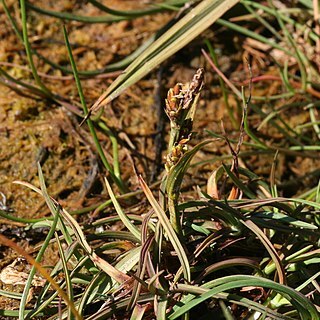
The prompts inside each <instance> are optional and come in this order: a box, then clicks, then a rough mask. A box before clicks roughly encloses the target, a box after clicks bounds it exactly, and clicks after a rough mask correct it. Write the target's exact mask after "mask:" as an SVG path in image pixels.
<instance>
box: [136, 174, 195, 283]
mask: <svg viewBox="0 0 320 320" xmlns="http://www.w3.org/2000/svg"><path fill="white" fill-rule="evenodd" d="M139 181H140V184H141V187H142V189H143V191H144V193H145V195H146V197H147V199H148V200H149V202H150V204H151V206H152V207H153V209H154V211H155V213H156V215H157V217H158V219H159V221H160V223H161V225H162V227H163V229H164V231H165V232H166V234H167V236H168V238H169V239H170V242H171V244H172V246H173V247H174V249H175V251H176V252H177V255H178V258H179V260H180V263H181V266H182V269H183V275H184V277H185V279H186V280H187V281H190V280H191V273H190V266H189V261H188V258H187V256H186V253H185V251H184V249H183V247H182V245H181V243H180V240H179V238H178V236H177V234H176V233H175V231H174V230H173V228H172V226H171V224H170V221H169V219H168V218H167V216H166V214H165V212H164V211H163V209H162V208H161V207H160V205H159V203H158V202H157V201H156V199H155V198H154V196H153V194H152V192H151V190H150V189H149V187H148V186H147V184H146V183H145V182H144V180H143V179H142V177H139Z"/></svg>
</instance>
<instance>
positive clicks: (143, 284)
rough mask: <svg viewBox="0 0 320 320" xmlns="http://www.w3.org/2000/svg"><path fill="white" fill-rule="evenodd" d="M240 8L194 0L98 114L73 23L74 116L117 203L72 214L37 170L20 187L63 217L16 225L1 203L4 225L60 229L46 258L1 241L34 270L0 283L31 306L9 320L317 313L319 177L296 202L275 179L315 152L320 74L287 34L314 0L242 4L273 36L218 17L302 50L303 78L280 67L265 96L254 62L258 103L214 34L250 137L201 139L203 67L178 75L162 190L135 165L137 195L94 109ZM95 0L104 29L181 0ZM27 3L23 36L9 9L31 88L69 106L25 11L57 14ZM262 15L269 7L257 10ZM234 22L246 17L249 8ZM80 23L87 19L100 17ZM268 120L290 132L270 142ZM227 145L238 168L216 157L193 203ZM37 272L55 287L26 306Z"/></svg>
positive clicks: (298, 61) (275, 45)
mask: <svg viewBox="0 0 320 320" xmlns="http://www.w3.org/2000/svg"><path fill="white" fill-rule="evenodd" d="M237 2H238V1H222V0H221V1H206V0H205V1H202V2H200V3H196V6H195V7H194V9H193V11H190V12H188V13H186V14H185V15H184V16H183V17H182V18H181V19H180V20H178V22H176V24H174V26H173V27H171V28H169V29H168V30H166V31H163V34H162V35H161V37H159V38H158V39H157V40H155V38H153V39H152V42H150V43H148V46H147V47H146V48H145V47H144V50H143V53H142V54H141V55H139V57H138V58H134V60H133V62H132V63H131V64H129V66H128V67H127V69H126V71H125V72H124V73H123V74H121V75H120V76H119V77H118V78H117V79H116V80H115V81H114V82H113V84H112V85H111V86H110V87H109V88H108V90H107V91H106V92H105V93H103V94H102V95H101V97H100V98H99V99H98V100H97V102H96V103H95V104H93V106H92V107H91V108H90V109H88V108H87V104H86V100H85V96H84V94H83V89H82V83H81V76H82V75H83V74H81V73H79V72H78V70H77V66H76V63H75V60H74V57H73V54H72V48H71V45H70V43H69V39H68V34H67V30H66V28H65V27H64V28H63V33H64V39H65V43H66V47H67V50H68V56H69V59H70V64H71V69H72V73H73V76H74V79H75V82H76V86H77V90H78V93H79V97H80V104H81V106H82V108H83V113H82V114H81V113H80V112H79V110H78V111H77V113H76V114H77V115H78V116H79V118H80V119H81V120H86V123H87V124H88V128H89V131H90V134H91V137H92V139H93V141H94V144H95V147H96V150H97V153H98V155H99V157H100V160H101V163H102V164H103V167H104V171H105V173H106V174H107V177H106V178H105V187H106V190H107V192H108V194H109V198H110V199H109V200H108V201H107V202H105V203H102V204H101V203H99V204H97V205H94V206H91V207H89V208H85V209H83V210H80V211H78V212H68V211H67V210H66V209H65V208H63V207H62V206H61V205H60V204H59V202H58V201H57V200H55V199H53V198H52V197H50V195H49V194H48V191H47V188H46V184H45V177H44V176H43V173H42V169H41V166H40V165H39V164H38V175H39V182H40V188H37V187H35V186H33V185H31V184H29V183H27V182H21V181H17V182H16V183H18V184H21V185H24V186H26V187H28V188H31V189H32V190H33V191H35V192H37V193H38V194H40V195H41V196H42V197H43V198H44V200H45V202H46V204H47V206H48V208H49V209H50V212H51V214H52V216H51V217H48V218H42V219H29V220H28V219H19V218H16V217H13V216H11V214H9V213H8V212H6V211H5V210H0V213H1V216H2V217H4V218H6V219H12V220H13V221H17V222H23V223H28V224H29V225H30V226H31V227H33V228H40V227H44V226H45V227H47V228H49V231H48V233H47V236H46V237H45V239H44V240H43V242H42V243H41V248H38V250H37V254H36V257H35V258H33V257H32V255H30V254H28V253H27V252H26V251H25V250H24V249H22V248H21V247H19V246H18V245H17V244H15V243H14V242H13V241H11V240H9V239H7V238H5V237H4V236H3V235H1V236H0V241H1V243H2V244H4V245H6V246H9V247H11V248H12V249H14V250H16V251H17V252H18V253H19V254H20V255H23V256H24V257H25V258H26V260H27V261H28V263H30V264H31V265H32V269H31V271H30V273H29V276H28V279H27V280H26V282H25V286H24V290H23V292H22V293H14V292H10V291H8V290H7V291H6V290H1V291H0V294H1V295H4V296H7V297H10V298H14V299H18V300H20V308H19V310H13V311H10V310H5V309H4V310H0V315H2V316H8V317H17V318H19V319H36V318H37V317H39V318H44V319H92V320H93V319H94V320H97V319H161V320H162V319H169V320H173V319H195V318H196V319H203V320H204V319H212V318H214V319H287V320H290V319H303V320H306V319H311V320H316V319H319V305H320V299H319V292H320V287H319V284H318V281H317V279H318V278H319V276H320V271H319V267H318V265H319V262H320V257H319V252H320V251H319V235H320V232H319V225H320V220H319V210H320V202H319V200H320V184H318V185H317V186H314V187H313V188H310V190H308V191H307V192H305V193H304V194H301V195H296V194H294V195H293V196H292V197H285V196H280V193H279V190H278V183H279V180H280V179H278V177H276V176H275V175H276V174H275V172H276V166H277V164H276V161H277V159H278V157H279V155H283V154H284V155H288V156H291V157H292V156H294V157H297V156H299V157H306V158H310V159H317V157H318V154H317V151H318V150H319V132H320V130H319V126H318V125H319V123H318V121H317V107H318V106H319V105H318V104H319V103H318V102H317V101H315V97H316V95H317V91H316V90H315V88H316V83H315V80H314V79H315V78H316V77H317V76H319V70H317V69H316V68H315V67H314V65H313V64H312V63H311V59H310V57H309V56H308V53H307V52H304V51H303V50H302V48H301V47H300V46H299V45H298V44H297V43H296V42H295V41H294V38H293V37H292V34H291V33H290V31H291V30H292V28H296V29H297V30H300V29H301V28H302V26H303V24H302V21H300V20H299V19H298V18H297V17H296V16H295V13H296V12H298V13H299V12H300V11H301V10H302V7H303V8H304V7H305V6H306V7H307V11H308V13H309V14H310V12H311V11H312V6H311V7H310V6H308V5H310V3H311V2H310V3H309V2H308V1H300V4H299V6H298V5H297V8H295V9H296V11H293V10H292V12H293V13H292V12H291V11H290V10H286V9H287V8H283V9H282V10H277V8H276V7H275V5H274V4H273V2H272V1H269V2H268V5H266V4H260V3H256V2H252V1H247V0H246V1H241V4H242V7H241V8H242V10H243V9H244V10H245V17H246V18H247V19H249V20H248V21H251V20H252V21H254V23H253V25H256V24H257V23H259V26H262V27H263V28H264V29H263V30H264V31H266V30H267V31H268V32H264V33H263V35H260V34H257V33H256V32H254V31H253V30H250V28H249V26H248V25H247V24H244V25H240V23H239V24H237V23H235V22H231V21H227V20H222V19H219V20H218V21H217V22H218V24H220V25H222V26H223V27H226V28H229V29H231V30H234V31H236V32H238V33H239V34H244V35H245V36H246V37H249V38H253V39H254V40H255V41H260V43H261V44H264V45H268V46H269V47H268V48H269V50H279V51H281V52H282V54H285V55H286V56H287V57H290V58H292V59H293V60H294V61H295V67H296V69H294V70H295V71H297V72H295V74H292V73H290V68H289V66H288V65H287V64H286V63H284V65H282V64H280V63H275V65H276V66H277V67H278V69H277V70H278V71H279V79H277V81H278V80H279V81H280V82H281V83H282V87H283V90H284V92H283V93H281V94H277V95H271V96H264V97H257V96H255V95H254V94H253V93H254V90H253V89H252V84H253V83H254V82H255V81H257V82H258V81H261V79H268V77H265V78H257V77H256V78H255V77H253V75H252V71H251V66H250V64H249V63H248V66H249V73H250V79H249V94H248V96H249V97H248V98H246V95H245V90H244V87H242V90H239V89H237V88H236V87H235V86H234V85H233V84H232V83H231V82H230V81H229V80H228V79H226V77H225V76H224V75H223V73H222V72H221V71H220V70H219V66H218V59H217V57H216V53H215V51H214V48H213V46H212V44H211V42H210V41H206V46H207V48H208V50H209V54H207V53H206V52H204V56H205V58H206V60H207V61H208V63H209V64H210V65H211V66H212V67H213V68H215V70H216V71H218V74H219V77H220V80H221V81H220V85H221V90H222V92H223V95H224V101H225V102H226V103H228V101H229V100H228V97H229V96H231V95H233V96H234V97H235V100H236V101H237V103H238V106H239V110H241V112H240V113H241V116H240V118H241V120H240V121H237V119H238V118H239V117H238V116H237V114H236V115H231V112H232V108H231V107H230V106H228V112H229V116H230V117H231V120H230V121H231V123H232V125H233V126H234V127H238V129H237V130H238V131H239V138H238V139H231V137H230V138H229V137H228V135H227V134H226V133H225V132H224V129H222V134H217V133H215V132H209V135H211V136H212V137H213V138H212V139H207V140H203V141H201V142H200V143H198V144H196V145H195V146H193V147H191V146H190V141H191V140H192V138H193V125H194V123H195V122H196V109H197V107H198V103H199V100H200V99H201V92H202V90H203V84H204V69H202V68H200V69H198V71H197V72H196V73H195V75H194V77H193V78H192V79H190V83H185V84H183V83H177V84H176V85H175V86H174V87H173V88H171V89H170V90H169V92H168V95H167V99H166V101H164V102H163V104H164V105H165V112H166V114H167V116H168V118H169V122H170V133H169V143H168V150H167V153H166V163H165V166H164V169H165V170H164V174H163V176H162V177H159V179H158V182H157V183H156V184H155V185H154V186H153V187H152V188H151V187H150V186H148V184H147V183H146V182H145V180H144V179H143V177H142V176H141V175H139V174H138V173H137V177H138V180H139V184H140V190H136V191H132V192H130V190H129V186H128V185H127V184H126V182H125V181H124V180H123V179H122V175H121V172H120V165H119V157H118V148H119V146H118V141H117V138H116V136H115V135H113V134H112V133H111V131H110V130H109V128H108V127H107V125H106V123H105V122H104V120H103V118H100V116H101V114H100V115H99V114H98V116H97V117H91V111H97V110H98V109H100V108H101V107H102V106H103V105H105V104H107V103H109V102H110V101H112V100H113V99H115V98H116V97H117V96H119V95H120V94H121V93H122V92H123V91H124V90H125V89H126V88H128V87H129V86H130V85H132V84H134V83H135V82H136V81H138V80H139V79H141V78H142V77H143V76H145V75H146V74H147V73H149V72H150V71H151V70H152V69H153V68H155V67H156V66H158V65H159V64H160V63H162V62H163V61H164V60H165V59H166V58H168V57H169V56H172V55H173V54H174V53H175V52H177V51H178V50H179V49H180V48H181V47H182V46H184V45H185V44H187V43H188V42H190V41H191V40H192V39H194V38H195V37H196V36H197V35H198V34H199V33H200V32H201V31H203V30H205V29H206V28H208V27H209V25H210V24H211V23H213V20H217V19H218V18H219V17H221V16H222V14H223V13H224V12H225V11H226V6H227V5H228V6H230V7H231V6H233V5H235V4H236V3H237ZM90 3H91V4H93V5H95V6H97V7H98V8H99V9H100V10H102V11H105V12H107V13H108V15H107V16H105V17H101V18H99V19H93V20H90V21H88V22H90V23H94V22H102V21H103V22H106V21H114V19H115V20H123V19H132V18H134V17H137V16H140V15H145V14H151V13H154V12H158V11H159V10H163V9H167V8H168V7H169V8H171V9H177V7H178V6H180V5H181V4H183V3H184V1H180V2H179V1H166V2H164V3H162V4H159V5H158V6H156V7H155V8H153V7H152V8H149V9H146V10H142V11H141V12H137V11H132V12H127V11H126V12H124V11H114V10H112V9H110V8H109V7H106V6H103V5H102V4H100V3H98V2H97V1H90ZM3 4H4V5H5V2H4V1H3ZM20 4H21V8H20V10H21V15H22V26H23V28H22V35H21V34H20V33H19V30H18V27H17V25H16V24H15V22H14V20H13V18H12V15H10V12H9V10H8V8H7V7H5V11H6V13H7V15H8V17H9V19H10V20H11V22H12V24H13V26H14V27H15V29H16V32H17V34H18V35H20V38H21V40H22V41H23V43H24V45H25V48H26V52H27V58H28V61H29V64H30V68H31V70H32V73H33V76H34V79H35V84H34V85H32V86H31V85H25V87H24V89H25V90H28V91H29V92H30V93H32V94H33V95H35V96H38V97H39V96H41V97H45V98H46V99H48V100H50V99H51V100H52V101H55V102H58V103H60V104H61V105H63V100H62V99H61V97H59V96H57V95H54V94H53V93H52V92H51V91H50V90H49V89H48V88H47V86H45V85H44V84H43V83H42V80H41V79H40V77H39V76H38V72H37V70H36V67H35V64H34V61H33V58H34V56H35V55H38V53H37V52H36V51H34V50H33V49H32V48H31V45H30V43H29V40H28V30H27V16H26V13H27V11H26V9H27V7H28V8H29V9H30V10H34V11H36V12H41V13H43V14H48V15H53V14H55V15H58V13H52V12H49V11H45V10H41V9H40V8H37V7H35V6H34V5H32V4H28V3H26V2H25V1H23V0H21V1H20ZM257 9H259V10H260V11H259V12H263V14H258V13H257ZM112 16H114V19H112V18H111V17H112ZM59 17H61V18H63V19H74V20H77V21H79V19H80V18H81V17H80V18H79V16H72V15H71V14H62V13H61V14H59ZM237 18H238V20H239V21H243V20H244V19H243V17H241V16H238V17H237ZM241 18H242V19H241ZM81 19H82V20H81V21H84V20H85V21H87V20H88V19H89V18H86V19H84V17H82V18H81ZM200 26H201V29H199V28H200ZM185 35H187V36H185ZM267 35H271V36H270V37H271V38H270V37H268V36H267ZM307 37H308V43H309V42H310V43H311V44H313V43H316V44H317V43H318V42H320V39H319V35H318V34H316V33H315V32H313V30H310V32H309V33H308V34H307ZM274 39H276V40H277V41H274ZM153 41H154V42H153ZM280 43H281V44H280ZM277 52H278V51H277ZM69 71H70V70H69ZM1 74H2V75H3V76H4V77H7V79H9V77H10V76H9V74H7V73H6V72H5V71H1ZM273 79H274V78H273ZM10 81H12V82H13V83H14V84H15V85H17V84H19V85H22V86H23V83H22V82H21V81H20V82H19V83H18V81H16V80H15V79H13V78H10ZM15 81H16V82H15ZM12 86H13V87H14V85H12ZM229 89H230V91H229ZM301 95H305V100H302V99H301ZM296 96H299V99H300V100H302V102H301V101H298V100H299V99H296V100H297V101H295V102H290V103H285V101H286V99H288V98H294V97H296ZM260 104H263V108H260ZM290 108H295V109H297V110H298V111H299V112H301V113H302V112H308V114H309V116H310V122H309V123H306V124H304V125H303V126H301V125H300V126H299V127H292V125H291V124H290V123H289V124H288V123H286V118H285V112H286V111H287V110H288V109H290ZM252 114H254V115H256V116H259V117H260V119H261V121H260V123H259V124H258V126H257V127H254V128H253V126H252V123H250V121H251V116H252ZM238 122H239V124H238ZM266 127H267V128H269V129H270V128H271V129H272V130H273V131H272V132H277V133H281V135H282V136H281V137H282V139H281V141H277V143H272V141H271V140H270V139H269V135H268V133H264V131H263V129H264V128H266ZM101 128H103V129H104V132H109V133H110V141H111V143H112V148H113V151H112V159H113V162H110V161H109V160H108V157H107V156H106V154H105V150H104V149H103V148H102V147H101V145H100V142H99V138H98V135H97V130H100V129H101ZM271 129H270V130H271ZM305 132H306V133H307V134H304V133H305ZM218 141H219V142H221V141H224V142H225V144H226V145H227V146H228V148H229V150H230V154H228V155H227V156H226V157H224V159H227V160H226V161H229V160H230V163H229V162H226V163H224V162H222V157H219V156H217V157H216V158H215V159H214V160H213V161H211V162H214V161H215V162H217V161H220V165H219V166H218V167H217V168H216V169H215V170H214V171H213V172H212V174H211V176H210V178H209V179H208V185H207V192H205V191H203V190H202V189H200V188H198V189H197V192H194V193H193V196H192V198H190V197H186V198H184V197H182V196H181V195H183V188H182V187H183V183H184V181H185V178H186V174H187V171H188V170H190V171H191V170H192V168H193V167H194V166H196V163H192V160H193V158H194V157H195V155H196V154H197V152H198V151H200V150H201V149H203V148H205V147H206V148H210V146H211V145H212V144H217V143H218ZM234 145H235V147H234ZM246 153H247V154H261V155H270V154H272V155H273V157H274V163H273V164H272V167H271V172H270V179H269V181H267V179H265V177H260V176H259V175H257V174H256V173H255V172H253V171H252V170H250V169H249V168H248V167H245V166H242V165H241V163H242V160H243V159H244V158H245V156H246ZM109 158H110V157H109ZM208 162H210V160H208ZM280 182H281V181H280ZM155 190H156V191H157V192H154V191H155ZM145 199H146V200H147V205H146V204H145V203H142V204H141V208H143V209H144V211H143V214H136V213H132V212H129V213H128V210H126V209H124V207H126V206H127V205H128V206H129V205H130V204H133V203H138V202H139V201H141V200H145ZM110 205H113V206H114V209H115V214H114V215H112V216H108V217H106V218H102V219H100V220H96V221H93V222H91V223H88V224H82V223H81V222H79V221H78V220H77V219H76V217H75V216H76V215H77V214H84V213H86V212H90V211H92V210H95V209H96V210H103V209H104V208H105V207H106V206H110ZM52 243H54V244H56V245H57V248H58V252H59V261H58V262H57V263H56V265H54V266H50V267H47V268H44V266H42V265H41V261H42V258H43V255H44V252H45V250H46V249H47V248H48V246H49V245H50V244H52ZM37 272H38V273H39V275H41V276H42V277H43V278H44V279H45V280H46V283H45V285H44V286H43V287H42V288H41V290H40V292H38V293H35V294H34V295H32V299H31V301H29V300H30V299H29V298H30V295H29V294H30V290H31V288H32V283H33V279H34V277H35V275H36V273H37Z"/></svg>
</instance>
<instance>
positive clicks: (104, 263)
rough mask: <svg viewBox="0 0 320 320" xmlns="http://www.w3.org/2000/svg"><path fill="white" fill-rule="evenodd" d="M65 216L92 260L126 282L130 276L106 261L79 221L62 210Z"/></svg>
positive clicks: (112, 275)
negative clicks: (90, 242)
mask: <svg viewBox="0 0 320 320" xmlns="http://www.w3.org/2000/svg"><path fill="white" fill-rule="evenodd" d="M62 215H63V217H64V218H65V219H66V220H67V221H68V223H69V225H70V226H71V228H72V229H73V231H74V233H75V235H76V237H77V240H78V241H79V243H80V244H81V246H82V247H83V248H84V249H85V250H86V251H87V253H88V254H89V255H90V258H91V259H92V261H93V262H94V263H95V264H96V265H97V266H98V267H99V268H101V270H103V271H104V272H106V273H107V274H108V275H109V276H110V277H111V278H113V279H114V280H116V281H117V282H118V283H120V284H123V283H124V282H126V281H128V280H130V277H129V276H127V275H126V274H124V273H123V272H121V271H119V270H118V269H116V268H115V267H114V266H112V265H111V264H110V263H108V262H107V261H105V260H104V259H102V258H100V257H99V256H98V255H97V254H96V253H95V252H94V251H93V249H92V248H91V247H90V245H89V243H88V242H87V240H86V238H85V235H84V233H83V231H82V230H81V227H80V226H79V224H78V222H77V221H76V220H75V219H74V218H73V217H72V216H71V215H70V214H69V213H68V212H67V211H66V210H65V209H63V210H62Z"/></svg>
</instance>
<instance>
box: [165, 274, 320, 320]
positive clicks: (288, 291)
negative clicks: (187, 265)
mask: <svg viewBox="0 0 320 320" xmlns="http://www.w3.org/2000/svg"><path fill="white" fill-rule="evenodd" d="M214 282H215V285H214V287H213V288H212V289H210V290H209V291H207V292H206V293H203V294H201V295H200V296H198V297H196V298H194V299H193V300H191V301H188V303H187V304H184V305H183V306H181V307H179V308H177V310H176V311H175V312H173V313H172V314H170V315H169V316H168V319H169V320H174V319H177V318H178V317H180V316H181V315H183V314H184V313H186V312H187V311H189V310H190V309H192V308H193V307H195V306H197V305H198V304H200V303H201V302H203V301H205V300H207V299H209V298H211V297H212V296H213V295H215V294H218V293H221V292H225V291H227V290H230V289H235V288H241V287H247V286H256V287H265V288H269V289H273V290H275V291H277V292H279V293H280V294H281V295H283V296H284V297H286V298H287V299H288V301H290V303H291V304H292V306H294V307H295V308H296V309H297V310H298V312H299V313H300V315H301V317H302V319H306V320H307V319H308V320H317V319H318V317H319V314H318V312H317V310H316V308H315V307H314V305H313V304H312V303H311V302H310V301H309V300H308V299H307V298H306V297H305V296H303V295H302V294H300V293H299V292H297V291H295V290H294V289H292V288H290V287H287V286H285V285H282V284H279V283H277V282H274V281H271V280H269V279H265V278H259V277H254V276H245V275H236V276H227V277H223V278H219V279H217V280H214ZM179 286H180V285H179V284H178V285H177V287H178V288H179ZM183 287H184V285H181V288H183Z"/></svg>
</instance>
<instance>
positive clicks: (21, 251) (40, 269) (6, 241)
mask: <svg viewBox="0 0 320 320" xmlns="http://www.w3.org/2000/svg"><path fill="white" fill-rule="evenodd" d="M0 242H1V243H2V244H3V245H5V246H9V247H10V248H12V249H13V250H14V251H16V252H18V253H19V254H20V255H21V256H23V257H24V258H25V259H26V260H27V261H28V262H29V263H30V264H32V265H33V266H34V267H35V268H36V270H37V271H38V272H39V273H40V274H41V275H42V277H44V278H45V279H46V280H47V281H49V282H50V284H51V286H52V287H53V288H54V289H55V290H56V291H57V292H58V294H59V295H60V296H61V298H62V299H63V300H64V301H65V303H66V304H67V306H68V307H70V308H71V309H72V312H73V314H74V315H75V317H76V319H77V320H81V319H82V317H81V316H80V315H79V313H78V311H77V310H76V308H75V306H74V303H73V301H71V300H70V299H69V298H68V296H67V295H66V293H65V292H64V291H63V290H62V289H61V288H60V286H59V285H58V284H57V282H56V281H55V280H54V279H52V277H51V276H50V275H49V274H48V273H47V271H46V270H45V269H44V268H43V267H42V266H41V264H40V263H39V262H37V261H36V260H35V259H34V258H33V257H32V256H31V255H29V254H28V253H27V252H26V251H25V250H24V249H23V248H21V247H20V246H19V245H17V244H16V243H15V242H14V241H12V240H10V239H8V238H7V237H5V236H4V235H2V234H0ZM23 319H24V318H23Z"/></svg>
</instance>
